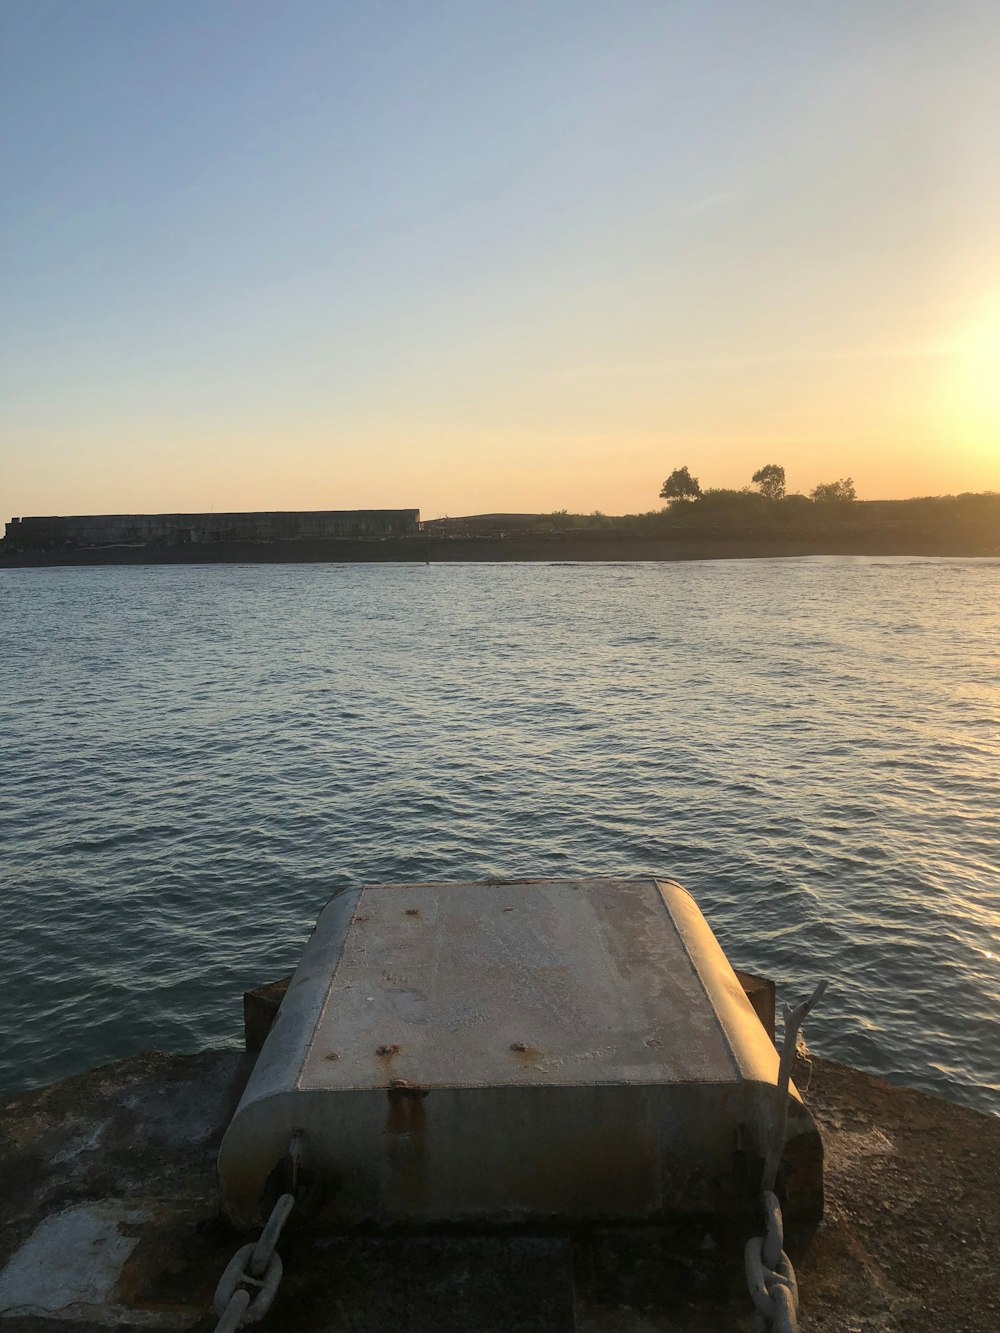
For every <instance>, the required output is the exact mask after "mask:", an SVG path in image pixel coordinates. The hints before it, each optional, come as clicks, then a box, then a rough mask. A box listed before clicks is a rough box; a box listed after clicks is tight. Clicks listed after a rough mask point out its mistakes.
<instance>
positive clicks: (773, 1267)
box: [743, 981, 827, 1333]
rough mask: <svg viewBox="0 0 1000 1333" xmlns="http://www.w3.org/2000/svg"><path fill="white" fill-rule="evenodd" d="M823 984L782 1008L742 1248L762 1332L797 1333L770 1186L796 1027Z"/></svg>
mask: <svg viewBox="0 0 1000 1333" xmlns="http://www.w3.org/2000/svg"><path fill="white" fill-rule="evenodd" d="M826 985H827V983H826V982H825V981H821V982H820V983H819V985H818V986H817V987H816V989H815V990H814V991H813V993H812V995H811V996H810V997H809V999H808V1000H804V1001H803V1003H802V1004H800V1005H797V1006H796V1007H795V1008H794V1009H789V1008H787V1006H786V1008H785V1011H784V1014H785V1034H784V1039H783V1041H782V1043H781V1059H780V1061H779V1062H778V1080H777V1084H776V1086H775V1102H774V1114H773V1117H772V1123H771V1135H770V1144H769V1147H768V1151H767V1155H766V1157H765V1159H764V1178H763V1182H762V1188H761V1206H762V1208H763V1213H764V1223H765V1226H764V1235H763V1236H754V1237H752V1238H751V1239H750V1240H748V1241H747V1243H746V1248H745V1250H744V1252H743V1263H744V1268H745V1270H746V1277H747V1289H748V1290H749V1292H750V1299H751V1300H752V1301H753V1304H754V1310H755V1316H754V1329H755V1330H756V1333H768V1330H770V1333H798V1328H799V1287H798V1282H797V1281H796V1278H795V1269H794V1268H793V1267H792V1261H791V1259H789V1257H788V1255H787V1254H786V1253H785V1224H784V1219H783V1218H782V1216H781V1204H780V1202H779V1200H778V1196H777V1194H775V1192H774V1185H775V1180H776V1179H777V1175H778V1166H779V1165H780V1163H781V1156H782V1153H783V1152H784V1148H785V1127H786V1125H787V1123H788V1084H789V1082H790V1079H791V1069H792V1061H793V1060H794V1058H795V1049H796V1044H797V1042H798V1036H799V1028H800V1027H801V1026H802V1020H803V1019H804V1018H805V1016H806V1015H807V1014H808V1013H809V1011H810V1009H812V1007H813V1005H814V1004H816V1002H817V1001H818V1000H819V999H820V997H821V996H822V994H823V992H824V991H825V990H826Z"/></svg>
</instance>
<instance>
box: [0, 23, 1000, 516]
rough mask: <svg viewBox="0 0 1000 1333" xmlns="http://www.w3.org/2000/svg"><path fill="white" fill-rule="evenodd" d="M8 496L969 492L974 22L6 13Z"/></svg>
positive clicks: (984, 350)
mask: <svg viewBox="0 0 1000 1333" xmlns="http://www.w3.org/2000/svg"><path fill="white" fill-rule="evenodd" d="M0 48H2V61H3V75H2V79H0V133H2V147H0V172H2V180H3V182H4V187H3V191H2V199H0V229H2V237H3V248H2V256H3V257H2V261H0V263H2V277H3V296H2V299H3V330H4V332H3V338H4V356H3V369H2V371H0V376H2V378H0V393H2V396H3V402H4V404H5V405H4V407H3V409H2V412H3V417H2V421H0V426H2V430H3V441H2V456H0V508H2V509H3V510H4V511H5V514H10V513H40V512H42V513H44V512H49V513H59V512H62V513H67V512H88V511H95V510H96V511H112V510H123V509H137V510H170V509H177V508H180V509H205V508H208V507H210V506H213V505H214V507H215V508H217V509H220V508H268V507H276V508H277V507H282V508H298V507H313V506H316V507H327V506H329V507H341V506H345V507H350V506H354V505H368V504H371V505H376V504H378V505H381V504H385V505H394V504H400V505H402V504H417V505H420V506H421V507H422V508H423V509H424V511H425V512H426V513H428V514H434V513H440V512H450V513H461V512H473V511H476V510H479V509H507V508H514V509H551V508H556V507H563V506H568V507H570V508H582V509H592V508H595V507H600V508H602V509H605V510H607V511H610V512H615V511H621V510H623V509H636V508H640V509H642V508H649V507H652V506H653V505H655V504H656V503H657V500H656V492H657V490H658V488H659V484H660V482H661V481H662V479H663V477H664V476H665V475H666V474H667V472H669V471H670V470H671V469H672V468H673V467H675V466H677V465H678V464H681V463H686V464H688V465H690V467H691V469H692V471H693V472H695V473H696V474H697V475H699V476H700V477H701V480H702V483H703V485H704V484H713V485H740V484H743V483H744V482H746V481H747V480H748V477H749V473H750V472H751V471H753V470H754V468H756V467H758V466H759V465H760V464H761V463H764V462H768V461H778V462H782V463H784V465H785V467H786V469H787V471H788V475H789V482H790V485H791V486H792V487H793V488H796V489H803V490H805V489H808V488H809V487H810V486H812V485H815V484H816V482H817V481H821V480H828V479H830V478H831V477H838V476H843V475H847V474H848V473H850V474H852V475H853V476H854V477H855V479H856V481H857V482H858V485H859V491H860V493H861V494H862V495H891V494H899V495H905V494H914V493H928V492H932V493H933V492H940V491H948V490H961V489H983V488H986V487H998V488H1000V390H998V389H997V387H996V386H997V385H998V384H1000V154H998V152H997V150H996V133H997V126H998V124H1000V92H998V87H1000V79H998V77H997V69H998V68H1000V6H998V5H996V4H995V3H978V2H976V0H956V2H955V3H948V4H945V3H939V2H938V0H931V2H930V3H924V2H922V0H898V2H889V0H866V2H865V3H850V2H849V0H844V2H841V3H826V4H802V3H791V2H790V0H789V2H787V3H786V2H784V0H782V2H781V3H763V2H759V0H744V2H743V3H736V4H729V3H717V2H715V0H702V2H701V3H635V2H631V0H621V2H619V3H614V4H612V3H601V4H598V3H590V2H588V0H574V2H573V3H562V2H557V0H535V2H534V3H520V2H518V0H513V2H506V3H485V2H479V0H466V2H465V3H447V2H445V3H426V2H425V3H419V4H417V3H405V2H404V3H378V2H377V0H376V2H373V3H362V4H356V3H355V4H342V3H336V2H335V0H324V2H322V3H320V2H319V0H284V2H283V3H279V2H278V0H269V2H268V3H264V2H263V0H244V2H243V3H233V2H231V0H160V2H159V3H135V2H134V0H58V2H56V3H53V2H52V0H4V3H3V5H2V7H0Z"/></svg>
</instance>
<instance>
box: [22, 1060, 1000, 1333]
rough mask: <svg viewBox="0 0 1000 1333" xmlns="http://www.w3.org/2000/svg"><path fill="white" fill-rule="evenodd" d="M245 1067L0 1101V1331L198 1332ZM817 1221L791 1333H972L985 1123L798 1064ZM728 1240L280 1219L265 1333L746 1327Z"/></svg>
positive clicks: (992, 1286)
mask: <svg viewBox="0 0 1000 1333" xmlns="http://www.w3.org/2000/svg"><path fill="white" fill-rule="evenodd" d="M252 1059H253V1057H252V1056H249V1057H248V1056H244V1055H243V1054H242V1053H240V1052H238V1051H209V1052H204V1053H203V1054H201V1055H193V1056H168V1055H143V1056H138V1057H136V1058H134V1059H131V1060H124V1061H121V1062H119V1063H117V1064H113V1065H109V1066H106V1067H105V1068H102V1069H97V1070H93V1071H92V1072H90V1073H87V1074H84V1075H81V1076H79V1077H77V1078H72V1079H67V1080H65V1081H64V1082H62V1083H58V1084H55V1085H53V1086H51V1087H49V1088H44V1089H41V1090H39V1091H36V1092H29V1093H25V1094H24V1095H23V1096H20V1097H17V1098H14V1099H13V1100H11V1101H9V1102H7V1103H6V1104H5V1105H3V1106H2V1107H0V1327H2V1329H3V1330H4V1333H97V1330H98V1329H105V1328H109V1327H116V1328H119V1329H137V1330H138V1329H151V1328H160V1329H177V1330H193V1333H208V1331H209V1330H211V1329H213V1328H214V1326H215V1320H214V1316H213V1315H212V1314H211V1300H212V1293H213V1290H214V1287H215V1283H216V1281H217V1279H218V1277H219V1274H220V1273H221V1272H222V1269H223V1267H224V1266H225V1264H226V1263H227V1262H228V1260H229V1258H230V1257H231V1255H232V1253H233V1251H234V1249H235V1248H236V1246H237V1244H238V1243H239V1241H240V1237H238V1236H236V1235H235V1234H234V1233H232V1232H231V1230H230V1229H229V1228H228V1227H227V1226H225V1225H224V1224H223V1223H221V1222H220V1219H219V1199H218V1190H217V1185H216V1175H215V1162H216V1155H217V1152H218V1146H219V1143H220V1141H221V1138H222V1133H223V1130H224V1128H225V1126H226V1124H227V1123H228V1121H229V1118H230V1115H231V1113H232V1110H233V1109H234V1107H235V1105H236V1103H237V1101H238V1100H239V1097H240V1095H241V1092H242V1089H243V1086H244V1084H245V1082H246V1079H247V1076H248V1074H249V1072H250V1069H251V1068H252ZM807 1102H808V1105H809V1107H810V1110H811V1111H812V1113H813V1115H814V1116H815V1118H816V1120H817V1122H818V1123H819V1125H820V1128H821V1130H822V1133H823V1137H824V1142H825V1148H826V1167H825V1170H826V1215H825V1218H824V1221H823V1223H822V1225H821V1226H820V1227H819V1229H818V1230H817V1232H816V1233H815V1235H814V1236H813V1237H812V1238H811V1241H810V1242H809V1243H808V1245H807V1246H806V1247H805V1248H804V1249H803V1245H802V1243H801V1242H800V1245H799V1250H798V1253H797V1254H796V1255H795V1257H796V1259H797V1265H798V1272H799V1279H800V1285H801V1295H802V1308H801V1315H800V1318H801V1327H802V1333H995V1330H996V1329H997V1328H998V1327H1000V1265H998V1264H997V1255H998V1254H1000V1119H994V1118H991V1117H988V1116H984V1115H980V1114H978V1113H977V1112H974V1111H970V1110H966V1109H964V1108H962V1107H958V1106H953V1105H951V1104H949V1103H947V1102H943V1101H939V1100H937V1099H936V1098H932V1097H927V1096H924V1095H923V1094H920V1093H916V1092H911V1091H907V1090H903V1089H898V1088H893V1087H890V1086H889V1085H888V1084H887V1083H885V1082H884V1081H882V1080H881V1079H878V1078H874V1077H872V1076H870V1075H868V1074H863V1073H860V1072H858V1071H857V1070H853V1069H848V1068H846V1067H844V1066H843V1065H838V1064H834V1063H832V1062H830V1061H826V1060H820V1059H816V1060H815V1061H814V1067H813V1073H812V1081H811V1084H810V1087H809V1091H808V1094H807ZM744 1239H745V1237H744V1236H741V1235H740V1234H727V1233H726V1229H725V1228H715V1229H711V1230H710V1229H706V1230H705V1231H704V1233H703V1234H702V1233H700V1232H699V1233H698V1234H695V1233H694V1232H691V1234H688V1235H677V1234H672V1233H671V1232H670V1231H669V1230H664V1229H659V1228H628V1227H620V1228H604V1229H597V1230H587V1229H583V1230H580V1231H578V1232H572V1231H570V1232H563V1233H549V1234H531V1233H526V1232H519V1233H506V1234H490V1233H488V1232H480V1233H476V1234H473V1233H466V1234H462V1235H457V1234H455V1233H454V1232H451V1233H435V1232H433V1231H425V1232H422V1233H419V1234H395V1235H390V1236H384V1235H383V1236H375V1235H370V1234H369V1235H365V1234H352V1233H343V1232H335V1231H330V1230H327V1231H324V1230H322V1229H318V1228H316V1226H315V1225H314V1224H313V1223H311V1222H309V1221H308V1220H306V1219H298V1218H296V1217H295V1215H294V1214H293V1216H292V1220H291V1222H290V1223H289V1225H288V1227H287V1229H286V1231H285V1233H284V1235H283V1237H282V1240H281V1242H280V1245H279V1251H280V1253H281V1254H282V1257H283V1259H284V1261H285V1279H284V1281H283V1283H282V1287H281V1290H280V1291H279V1294H278V1298H277V1300H276V1302H275V1305H274V1307H273V1308H272V1311H271V1313H270V1314H269V1315H268V1317H267V1319H266V1320H265V1322H264V1323H263V1324H262V1325H259V1327H261V1328H262V1329H264V1330H265V1331H266V1330H268V1329H270V1330H282V1329H296V1330H301V1331H302V1333H310V1331H314V1333H334V1331H335V1330H345V1331H346V1330H350V1333H386V1330H397V1329H406V1330H423V1329H427V1330H434V1333H452V1330H454V1333H459V1330H461V1333H469V1331H470V1330H473V1329H474V1330H477V1333H500V1331H501V1330H512V1329H517V1330H518V1331H519V1333H543V1330H544V1333H570V1331H571V1330H572V1331H573V1333H709V1331H710V1330H711V1333H718V1330H720V1329H731V1330H735V1331H736V1333H739V1331H740V1330H743V1331H744V1333H749V1330H750V1329H751V1327H752V1320H751V1317H750V1313H749V1303H748V1300H747V1296H746V1290H745V1287H744V1285H743V1276H742V1263H741V1248H742V1241H743V1240H744Z"/></svg>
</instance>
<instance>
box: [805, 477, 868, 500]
mask: <svg viewBox="0 0 1000 1333" xmlns="http://www.w3.org/2000/svg"><path fill="white" fill-rule="evenodd" d="M809 494H810V496H811V497H812V498H813V499H814V500H818V501H819V502H820V504H830V503H834V504H845V503H849V502H850V501H851V500H856V499H857V498H858V496H857V492H856V491H855V489H854V479H853V478H852V477H842V478H841V479H840V481H824V482H823V483H822V484H821V485H819V486H817V487H816V489H815V490H812V491H810V492H809Z"/></svg>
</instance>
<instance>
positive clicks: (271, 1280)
mask: <svg viewBox="0 0 1000 1333" xmlns="http://www.w3.org/2000/svg"><path fill="white" fill-rule="evenodd" d="M301 1138H302V1136H301V1134H300V1133H298V1132H296V1133H295V1134H294V1135H293V1136H292V1141H291V1144H290V1146H289V1149H288V1155H289V1158H290V1159H291V1174H292V1181H291V1183H292V1190H293V1191H294V1190H296V1189H297V1188H298V1183H299V1179H298V1178H299V1162H300V1160H301V1151H302V1147H301ZM294 1207H295V1194H294V1193H290V1194H282V1195H281V1197H280V1198H279V1199H278V1201H277V1203H276V1204H275V1205H274V1207H273V1208H272V1209H271V1216H270V1217H269V1218H268V1219H267V1221H266V1222H265V1224H264V1230H263V1231H262V1232H261V1233H260V1240H258V1241H257V1242H256V1244H250V1245H242V1246H241V1247H240V1248H239V1249H238V1250H237V1251H236V1253H235V1254H234V1255H233V1257H232V1259H230V1261H229V1263H228V1264H227V1265H226V1269H225V1272H224V1273H223V1274H222V1277H220V1278H219V1285H218V1286H217V1287H216V1289H215V1299H214V1301H213V1306H214V1309H215V1313H216V1314H217V1315H218V1316H219V1322H218V1323H217V1324H216V1326H215V1333H235V1330H236V1329H238V1328H246V1327H247V1326H248V1325H249V1324H256V1323H259V1321H260V1320H261V1319H263V1318H264V1316H265V1315H266V1314H267V1312H268V1310H269V1309H270V1308H271V1304H272V1302H273V1301H274V1298H275V1296H276V1295H277V1294H278V1287H279V1285H280V1283H281V1276H282V1273H283V1272H284V1267H283V1265H282V1262H281V1256H280V1255H279V1254H278V1253H277V1252H276V1250H275V1246H276V1245H277V1243H278V1237H279V1236H280V1235H281V1229H282V1227H283V1226H284V1225H285V1223H286V1222H287V1221H288V1218H289V1215H290V1214H291V1211H292V1209H293V1208H294Z"/></svg>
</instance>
